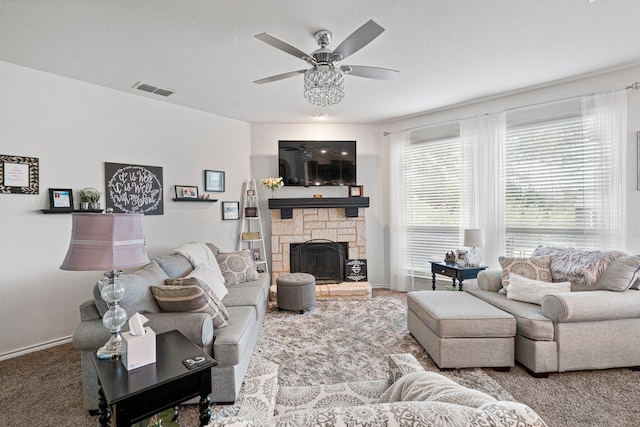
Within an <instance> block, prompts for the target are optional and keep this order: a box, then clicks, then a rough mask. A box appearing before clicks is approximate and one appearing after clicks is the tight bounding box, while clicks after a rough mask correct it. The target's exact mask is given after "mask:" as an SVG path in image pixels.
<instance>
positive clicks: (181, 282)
mask: <svg viewBox="0 0 640 427" xmlns="http://www.w3.org/2000/svg"><path fill="white" fill-rule="evenodd" d="M164 284H165V285H169V286H198V287H199V288H200V289H202V290H203V292H204V293H205V294H206V295H207V297H208V298H209V302H210V303H211V304H213V305H215V306H216V307H217V308H218V311H219V312H220V313H221V314H222V316H223V317H224V318H225V320H226V319H229V312H228V311H227V307H225V306H224V304H223V303H222V301H220V298H218V296H217V295H216V294H215V293H214V292H213V291H212V290H211V288H210V287H209V286H207V285H206V284H204V283H202V282H201V281H200V280H198V278H197V277H181V278H179V279H167V280H165V281H164Z"/></svg>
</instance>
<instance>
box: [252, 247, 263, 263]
mask: <svg viewBox="0 0 640 427" xmlns="http://www.w3.org/2000/svg"><path fill="white" fill-rule="evenodd" d="M251 259H253V260H254V261H260V260H261V259H262V257H261V254H260V248H253V249H251Z"/></svg>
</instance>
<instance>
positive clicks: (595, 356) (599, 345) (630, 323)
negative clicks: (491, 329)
mask: <svg viewBox="0 0 640 427" xmlns="http://www.w3.org/2000/svg"><path fill="white" fill-rule="evenodd" d="M501 264H502V267H503V269H502V270H496V269H494V270H485V271H483V272H481V273H480V274H478V280H477V285H475V284H473V283H471V284H469V285H467V286H465V291H466V292H468V293H471V294H473V295H474V296H476V297H478V298H480V299H482V300H484V301H486V302H487V303H489V304H491V305H493V306H495V307H498V308H500V309H501V310H503V311H505V312H507V313H509V314H511V315H512V316H513V317H514V318H515V319H516V324H517V327H516V337H515V360H516V361H518V362H520V363H521V364H522V365H524V366H525V367H526V368H527V369H528V370H529V371H530V373H532V374H533V375H534V376H548V373H549V372H563V371H575V370H589V369H607V368H621V367H630V368H637V367H640V352H638V351H637V349H638V348H640V290H638V288H639V287H640V279H639V278H638V277H639V276H640V256H638V255H627V254H624V253H622V252H600V251H579V250H574V249H568V248H557V247H544V246H540V247H538V248H537V249H536V251H535V252H534V253H533V255H532V257H531V258H529V259H524V258H523V259H518V258H515V259H506V258H505V257H502V258H501ZM514 273H517V274H518V275H522V276H528V281H525V282H524V283H523V285H518V286H519V287H518V288H516V286H515V284H510V285H507V289H506V290H505V289H503V287H504V286H503V285H505V278H507V277H509V276H510V275H511V274H514ZM549 273H550V274H551V275H550V276H546V275H547V274H549ZM536 274H541V275H542V277H536ZM533 279H543V281H541V280H533ZM518 280H520V281H522V280H523V279H522V277H520V278H519V279H518ZM546 282H549V283H546ZM559 283H566V284H567V285H566V286H567V288H566V289H565V290H564V291H561V292H559V291H558V290H557V289H556V290H549V291H545V290H544V288H545V286H547V285H549V286H552V287H554V289H555V287H556V286H557V285H558V284H559ZM512 287H514V288H516V289H512ZM516 291H518V293H516Z"/></svg>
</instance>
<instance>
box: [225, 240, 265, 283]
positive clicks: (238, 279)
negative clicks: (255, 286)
mask: <svg viewBox="0 0 640 427" xmlns="http://www.w3.org/2000/svg"><path fill="white" fill-rule="evenodd" d="M216 259H217V260H218V264H219V265H220V271H222V275H223V276H224V284H225V285H227V286H231V285H235V284H236V283H242V282H250V281H252V280H258V272H257V271H256V267H255V264H254V263H253V258H252V257H251V251H250V250H249V249H244V250H241V251H238V252H227V253H225V252H219V253H217V254H216Z"/></svg>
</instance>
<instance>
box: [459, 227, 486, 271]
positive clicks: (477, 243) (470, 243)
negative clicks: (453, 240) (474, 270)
mask: <svg viewBox="0 0 640 427" xmlns="http://www.w3.org/2000/svg"><path fill="white" fill-rule="evenodd" d="M464 245H465V246H467V247H470V248H471V249H470V250H469V253H468V254H467V264H468V265H469V267H479V266H480V264H481V263H482V257H481V256H480V251H479V250H478V248H479V247H483V246H484V231H482V229H480V228H468V229H466V230H464Z"/></svg>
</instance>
